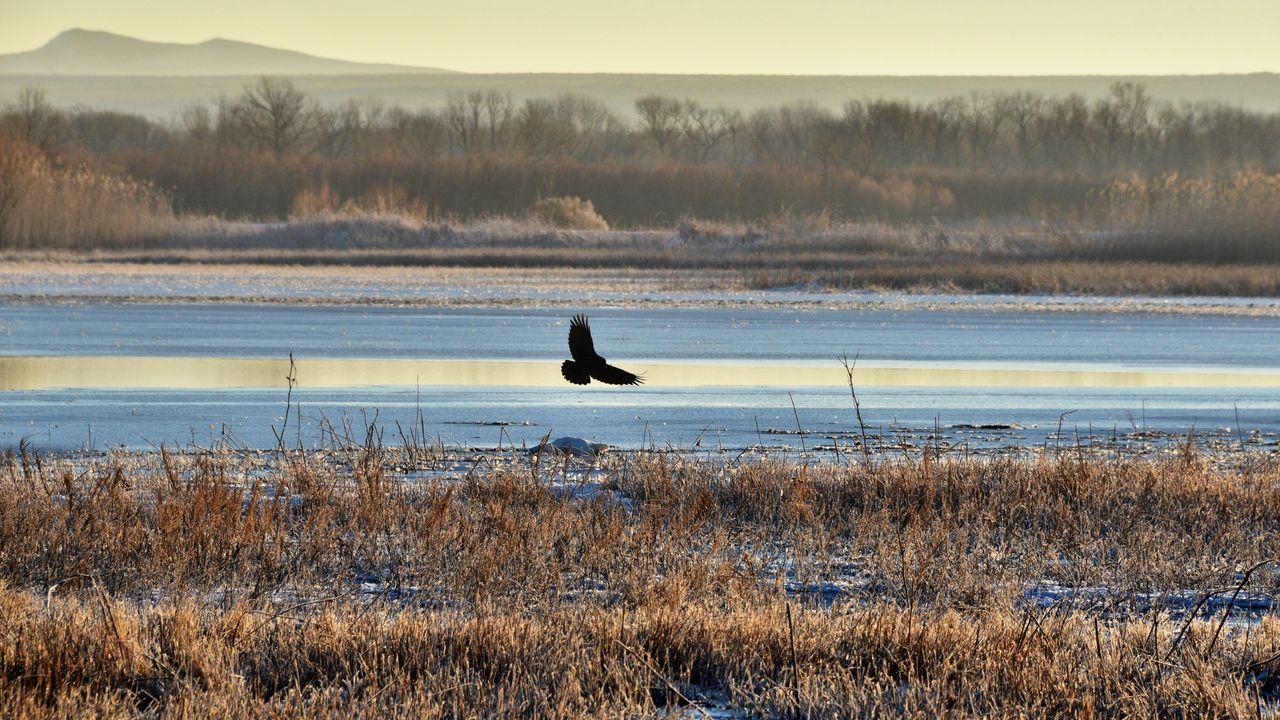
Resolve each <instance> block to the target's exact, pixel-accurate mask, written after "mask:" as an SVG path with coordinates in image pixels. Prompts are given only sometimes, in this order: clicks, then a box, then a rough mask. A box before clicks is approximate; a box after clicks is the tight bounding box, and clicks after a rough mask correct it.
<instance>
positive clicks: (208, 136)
mask: <svg viewBox="0 0 1280 720" xmlns="http://www.w3.org/2000/svg"><path fill="white" fill-rule="evenodd" d="M635 109H636V115H635V117H634V118H623V117H619V116H618V115H616V114H615V113H613V112H612V111H610V110H609V109H608V108H607V107H606V106H605V105H604V104H603V103H601V102H599V101H597V100H595V99H593V98H590V97H586V96H582V95H575V94H563V95H559V96H555V97H550V98H534V99H529V100H525V101H524V102H522V103H516V102H515V101H514V100H513V99H512V98H511V96H510V95H508V94H503V93H499V92H496V91H492V90H490V91H485V92H481V91H474V92H458V93H454V94H452V95H450V96H449V98H448V100H447V102H446V103H445V105H444V106H443V107H439V108H422V109H419V110H408V109H405V108H403V107H400V106H395V105H392V106H388V105H386V104H384V103H382V102H381V101H379V100H376V99H368V100H365V101H362V102H361V101H349V102H346V103H342V104H339V105H335V106H323V105H321V104H320V103H319V102H317V101H316V100H315V99H314V98H313V97H311V96H309V95H307V94H306V93H305V92H303V91H301V90H299V89H297V88H296V87H295V86H294V85H293V83H291V82H290V81H289V80H286V79H279V78H268V77H264V78H261V79H259V80H258V81H257V82H256V83H253V84H252V85H249V86H247V87H245V88H244V91H243V92H242V93H241V94H240V95H239V96H236V97H224V98H220V99H218V100H216V101H213V102H212V103H205V104H196V105H192V106H189V107H187V108H185V109H184V110H183V111H181V112H180V113H178V114H177V116H176V117H174V118H172V119H171V120H170V121H168V122H154V121H150V120H147V119H146V118H143V117H141V116H138V115H131V114H126V113H118V112H103V111H96V110H91V109H88V108H70V109H58V108H54V107H53V106H51V105H50V104H49V103H48V102H47V100H46V99H45V96H44V93H43V91H41V90H40V89H38V88H27V89H24V90H23V91H22V92H20V93H19V95H18V97H17V98H15V100H14V101H13V102H11V103H9V104H8V105H6V106H5V108H4V111H3V113H2V114H0V130H3V131H4V132H5V133H7V134H8V135H10V136H12V137H15V138H17V139H20V140H24V141H26V142H28V143H30V144H32V145H35V146H37V147H39V148H41V149H42V150H44V151H46V152H53V151H57V150H67V149H77V150H82V151H87V152H91V153H99V154H110V153H115V152H120V151H125V150H130V151H148V150H159V149H165V150H172V149H183V148H187V149H192V150H195V149H199V148H204V147H218V148H236V149H238V150H244V151H257V152H264V153H269V154H272V155H275V156H277V157H320V158H336V159H341V158H357V157H362V156H375V155H394V156H398V157H406V158H432V157H439V156H466V155H474V154H491V155H498V156H503V157H508V158H514V159H533V160H544V159H551V160H573V161H578V162H601V161H615V162H626V163H632V162H643V163H655V162H656V163H664V162H679V163H716V164H725V165H731V166H750V165H761V164H776V165H804V166H813V167H822V168H838V169H848V170H853V171H856V172H859V173H862V174H867V175H884V174H887V173H892V172H895V171H904V170H909V171H921V170H929V169H937V170H947V171H973V172H988V173H1005V172H1013V171H1037V172H1064V173H1080V174H1086V175H1106V176H1117V175H1126V174H1140V175H1148V176H1151V175H1159V174H1165V173H1170V172H1177V173H1183V174H1192V175H1212V174H1224V173H1231V172H1236V171H1240V170H1262V171H1266V172H1275V171H1277V170H1278V169H1280V114H1274V113H1259V112H1252V111H1247V110H1244V109H1241V108H1238V107H1233V106H1229V105H1223V104H1180V105H1173V104H1170V103H1165V102H1159V101H1156V100H1154V99H1153V98H1151V97H1150V96H1149V95H1148V93H1147V92H1146V89H1145V88H1144V87H1143V86H1142V85H1140V84H1134V83H1117V84H1116V85H1114V86H1113V87H1112V89H1111V92H1110V94H1109V95H1108V96H1106V97H1105V98H1101V99H1099V100H1096V101H1093V102H1090V101H1088V100H1086V99H1085V98H1083V97H1081V96H1079V95H1066V96H1060V97H1045V96H1042V95H1039V94H1035V93H1027V92H1019V93H1012V94H1002V95H976V94H975V95H968V96H958V97H952V98H947V99H943V100H939V101H936V102H931V103H923V104H922V103H912V102H907V101H899V100H885V99H866V100H853V101H850V102H848V103H846V104H845V106H844V107H843V109H842V110H841V111H839V112H833V111H830V110H827V109H825V108H820V107H818V106H815V105H813V104H809V103H803V102H800V103H791V104H786V105H780V106H776V107H772V108H768V109H763V110H758V111H755V112H752V113H749V114H744V113H742V112H740V111H738V110H734V109H732V108H726V107H722V106H720V107H708V106H706V105H703V104H702V103H700V102H698V101H697V100H695V99H689V98H685V99H680V98H675V97H668V96H663V95H646V96H644V97H640V98H637V99H636V101H635Z"/></svg>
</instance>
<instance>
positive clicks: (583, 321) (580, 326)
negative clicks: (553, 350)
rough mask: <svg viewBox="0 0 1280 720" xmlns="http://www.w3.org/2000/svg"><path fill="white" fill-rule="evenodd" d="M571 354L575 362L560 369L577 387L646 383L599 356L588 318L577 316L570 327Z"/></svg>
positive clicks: (570, 362) (567, 363) (567, 362)
mask: <svg viewBox="0 0 1280 720" xmlns="http://www.w3.org/2000/svg"><path fill="white" fill-rule="evenodd" d="M569 354H570V355H572V356H573V359H572V360H565V361H564V363H563V364H561V365H560V374H561V375H564V379H565V380H568V381H569V382H571V383H573V384H574V385H587V384H589V383H590V382H591V379H592V378H595V379H596V380H599V381H600V382H602V383H608V384H609V385H639V384H640V383H643V382H644V378H642V377H640V376H639V375H636V374H634V373H629V372H627V371H626V370H623V369H622V368H616V367H614V366H612V365H609V364H608V363H606V362H605V359H604V358H602V357H600V356H599V355H597V354H596V346H595V343H593V342H591V327H590V326H588V325H587V316H586V315H574V316H573V322H571V323H569Z"/></svg>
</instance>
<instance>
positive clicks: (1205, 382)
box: [0, 356, 1280, 391]
mask: <svg viewBox="0 0 1280 720" xmlns="http://www.w3.org/2000/svg"><path fill="white" fill-rule="evenodd" d="M616 364H617V365H620V366H622V367H624V368H626V369H628V370H632V371H634V372H642V373H644V375H645V385H646V387H657V388H666V387H700V386H701V387H705V386H763V387H770V386H773V387H843V386H845V385H846V383H847V378H846V376H845V372H844V369H843V368H842V367H840V366H839V365H838V364H837V363H834V362H833V363H832V364H831V365H828V366H816V365H791V364H763V363H760V364H757V363H697V362H689V363H644V362H628V361H624V360H618V361H616ZM288 374H289V361H288V360H280V359H256V358H208V357H151V356H11V357H0V391H11V390H46V389H54V388H107V389H110V388H155V389H159V388H176V389H233V388H276V387H280V388H283V387H286V386H287V385H288V382H287V380H286V376H287V375H288ZM296 377H297V381H298V387H302V388H340V387H358V386H368V385H408V386H412V385H416V384H421V385H476V386H525V387H569V386H568V385H566V383H565V381H564V379H563V378H561V377H560V362H559V361H552V360H546V361H504V360H388V359H377V360H369V359H318V360H299V361H298V362H297V367H296ZM854 382H855V384H856V385H857V386H859V387H876V386H898V387H1186V388H1196V387H1199V388H1209V387H1267V388H1275V387H1280V372H1276V371H1267V370H1258V371H1214V370H1149V369H1143V370H1127V369H1070V368H1065V369H1064V368H1046V369H1039V368H1009V367H975V366H963V367H960V366H946V365H911V366H892V365H887V364H886V365H872V364H865V363H864V364H861V365H858V366H857V367H856V368H855V369H854Z"/></svg>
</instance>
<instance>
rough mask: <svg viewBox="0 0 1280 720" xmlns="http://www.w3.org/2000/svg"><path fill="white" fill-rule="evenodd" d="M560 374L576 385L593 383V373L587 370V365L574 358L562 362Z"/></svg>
mask: <svg viewBox="0 0 1280 720" xmlns="http://www.w3.org/2000/svg"><path fill="white" fill-rule="evenodd" d="M560 374H561V375H563V376H564V379H565V380H568V381H569V382H571V383H573V384H574V385H589V384H590V383H591V373H590V372H587V366H586V365H583V364H582V363H579V362H574V361H572V360H565V361H564V362H562V363H560Z"/></svg>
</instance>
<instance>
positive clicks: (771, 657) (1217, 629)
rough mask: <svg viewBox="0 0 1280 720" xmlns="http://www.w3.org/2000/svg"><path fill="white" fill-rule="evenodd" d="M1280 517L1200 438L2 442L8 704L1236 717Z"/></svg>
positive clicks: (114, 710)
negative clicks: (87, 455) (913, 443)
mask: <svg viewBox="0 0 1280 720" xmlns="http://www.w3.org/2000/svg"><path fill="white" fill-rule="evenodd" d="M1278 529H1280V464H1277V462H1276V461H1275V459H1274V458H1271V457H1264V456H1261V455H1254V456H1249V457H1244V458H1235V459H1233V460H1231V461H1230V462H1223V461H1221V459H1218V460H1216V461H1211V459H1209V458H1206V457H1203V456H1201V455H1199V454H1197V453H1196V452H1195V451H1194V450H1191V449H1188V450H1186V451H1185V452H1184V453H1183V454H1181V455H1180V456H1177V457H1172V458H1165V459H1158V460H1157V459H1144V458H1120V459H1090V458H1085V457H1080V456H1077V455H1075V454H1073V453H1064V454H1063V455H1061V456H1054V457H1048V456H1044V457H1028V458H1020V459H1011V458H985V459H967V460H966V459H942V460H938V459H934V458H932V457H927V456H926V457H923V458H899V459H892V460H890V459H884V460H881V461H878V462H876V463H868V464H862V463H860V462H856V463H854V464H834V463H824V464H808V463H803V462H797V461H777V460H763V461H753V462H749V463H735V462H732V461H731V459H727V458H705V457H703V458H694V457H688V456H675V455H668V454H662V453H654V452H647V453H634V454H633V453H627V454H622V455H617V456H614V457H609V458H607V459H605V460H604V461H602V464H601V466H600V468H599V470H598V472H596V473H595V474H592V475H582V474H581V473H580V472H575V469H574V466H573V465H572V464H569V463H566V462H564V461H561V460H553V459H549V458H541V459H535V460H534V461H532V462H528V461H525V460H524V459H523V458H511V457H503V456H496V457H476V458H471V459H467V460H464V461H462V462H453V463H451V464H448V465H442V464H441V463H440V460H439V459H438V458H435V457H429V456H428V455H427V454H425V453H423V452H421V451H420V450H413V451H406V450H399V449H384V448H380V447H377V446H376V444H374V443H369V444H368V445H366V446H364V447H351V448H345V449H343V448H340V449H335V450H330V451H325V452H310V453H302V452H298V453H293V454H289V455H287V456H285V457H283V458H275V459H271V458H265V457H262V456H256V455H251V454H237V453H230V452H209V451H195V450H193V451H187V452H184V453H180V454H170V453H167V452H164V453H155V454H145V455H138V454H133V455H119V456H108V457H98V458H94V459H88V460H86V459H83V458H81V459H73V458H48V457H38V456H35V455H33V454H30V453H26V452H21V451H18V452H11V453H9V454H8V455H7V456H5V457H4V458H3V460H2V462H0V638H3V639H2V641H0V714H3V715H5V716H10V717H17V716H31V715H50V716H68V717H69V716H85V715H92V714H105V715H112V716H119V715H146V716H164V717H171V716H185V715H195V716H204V715H219V716H229V717H261V716H264V715H271V716H325V717H332V716H335V715H342V716H348V715H355V714H364V715H366V716H372V715H376V716H383V715H400V716H413V717H421V716H428V717H439V716H494V715H501V716H516V715H518V716H537V717H543V716H547V717H579V716H607V717H619V716H628V715H632V716H634V715H646V714H649V715H652V714H662V713H673V712H678V713H681V715H682V716H685V717H698V716H700V715H702V714H703V713H704V712H705V710H704V709H716V710H720V711H724V710H728V709H733V710H737V711H740V712H743V713H745V714H748V715H751V716H791V717H802V716H815V717H816V716H822V717H830V716H837V715H845V716H847V715H895V716H897V715H905V716H908V717H935V716H938V715H942V714H945V715H948V716H952V717H964V716H989V715H1005V716H1008V715H1062V714H1067V715H1121V716H1130V715H1142V716H1150V715H1162V716H1186V717H1204V716H1222V717H1254V716H1256V715H1257V714H1258V713H1259V708H1260V707H1265V706H1267V704H1268V703H1274V702H1276V701H1277V700H1278V699H1280V682H1278V681H1277V679H1276V675H1275V672H1276V669H1277V668H1276V666H1277V664H1280V622H1277V620H1276V618H1275V617H1274V616H1273V614H1272V612H1273V610H1268V609H1266V608H1265V606H1260V605H1258V604H1257V603H1258V602H1261V601H1264V600H1265V601H1269V599H1270V598H1272V597H1274V594H1275V592H1276V590H1277V589H1278V588H1280V575H1277V570H1276V567H1275V565H1274V564H1271V563H1269V562H1268V561H1270V560H1273V559H1274V558H1276V557H1277V551H1278V550H1280V541H1277V537H1278V536H1277V530H1278ZM1050 590H1051V591H1052V594H1049V591H1050ZM1046 598H1050V599H1049V600H1047V601H1046ZM1246 598H1248V599H1252V600H1253V601H1255V605H1254V606H1253V607H1254V608H1255V609H1256V608H1258V607H1262V608H1263V609H1261V610H1259V611H1258V613H1257V614H1255V615H1252V616H1251V615H1249V614H1247V613H1244V612H1242V611H1240V610H1239V608H1241V607H1243V606H1244V603H1243V601H1244V600H1245V599H1246ZM1232 608H1236V610H1235V611H1234V612H1228V611H1229V610H1231V609H1232ZM1228 616H1230V619H1231V622H1226V620H1227V619H1228ZM1259 703H1262V705H1261V706H1260V705H1259ZM1272 707H1273V706H1272Z"/></svg>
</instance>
